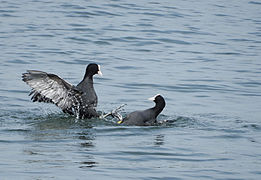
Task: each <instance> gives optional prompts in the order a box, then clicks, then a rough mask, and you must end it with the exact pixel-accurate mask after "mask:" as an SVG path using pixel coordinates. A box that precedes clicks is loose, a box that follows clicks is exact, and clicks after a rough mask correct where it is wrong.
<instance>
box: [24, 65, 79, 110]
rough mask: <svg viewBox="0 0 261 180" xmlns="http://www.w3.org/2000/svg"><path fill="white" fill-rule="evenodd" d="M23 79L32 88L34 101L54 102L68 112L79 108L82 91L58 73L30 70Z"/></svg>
mask: <svg viewBox="0 0 261 180" xmlns="http://www.w3.org/2000/svg"><path fill="white" fill-rule="evenodd" d="M22 79H23V81H24V82H26V83H27V84H28V85H29V86H30V87H31V88H32V91H31V93H30V94H29V95H32V100H33V101H38V102H47V103H48V102H50V103H54V104H55V105H57V106H58V107H60V108H61V109H62V110H63V111H64V112H68V113H70V112H71V113H73V112H72V111H73V110H72V109H74V110H76V109H77V110H78V109H79V106H80V104H81V95H82V93H81V92H80V91H78V90H76V89H75V88H74V86H72V85H71V84H69V83H67V82H66V81H64V80H63V79H61V78H60V77H58V76H57V75H54V74H48V73H46V72H42V71H34V70H28V71H27V73H24V74H23V76H22Z"/></svg>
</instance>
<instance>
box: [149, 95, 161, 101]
mask: <svg viewBox="0 0 261 180" xmlns="http://www.w3.org/2000/svg"><path fill="white" fill-rule="evenodd" d="M159 95H160V94H156V95H155V96H153V97H151V98H149V99H148V100H150V101H155V98H156V97H157V96H159Z"/></svg>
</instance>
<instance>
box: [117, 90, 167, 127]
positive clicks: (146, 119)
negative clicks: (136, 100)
mask: <svg viewBox="0 0 261 180" xmlns="http://www.w3.org/2000/svg"><path fill="white" fill-rule="evenodd" d="M150 100H152V101H154V102H155V103H156V104H155V106H154V107H152V108H150V109H146V110H144V111H134V112H132V113H130V114H128V115H127V116H126V117H125V118H124V119H123V120H120V121H119V122H118V123H119V124H124V125H135V126H149V125H154V124H155V123H156V122H157V116H158V115H159V114H160V113H161V111H162V110H163V109H164V107H165V105H166V103H165V100H164V98H163V97H162V96H161V95H159V94H157V95H156V96H154V97H152V98H150Z"/></svg>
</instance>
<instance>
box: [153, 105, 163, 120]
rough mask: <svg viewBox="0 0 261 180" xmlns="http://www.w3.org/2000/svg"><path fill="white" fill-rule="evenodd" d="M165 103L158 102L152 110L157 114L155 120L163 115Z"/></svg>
mask: <svg viewBox="0 0 261 180" xmlns="http://www.w3.org/2000/svg"><path fill="white" fill-rule="evenodd" d="M165 105H166V104H165V102H164V101H163V102H158V103H157V104H156V105H155V106H154V107H153V108H152V109H154V112H155V118H156V117H157V116H158V115H159V114H160V113H161V111H162V110H163V109H164V107H165Z"/></svg>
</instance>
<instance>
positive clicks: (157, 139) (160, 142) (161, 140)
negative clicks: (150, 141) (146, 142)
mask: <svg viewBox="0 0 261 180" xmlns="http://www.w3.org/2000/svg"><path fill="white" fill-rule="evenodd" d="M154 144H155V146H162V145H164V135H163V134H159V135H156V136H155V142H154Z"/></svg>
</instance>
